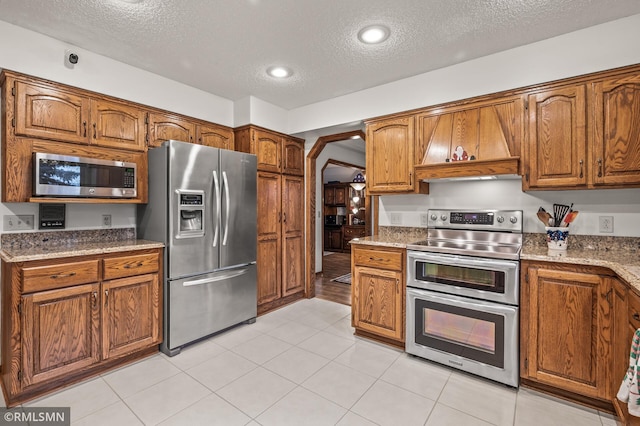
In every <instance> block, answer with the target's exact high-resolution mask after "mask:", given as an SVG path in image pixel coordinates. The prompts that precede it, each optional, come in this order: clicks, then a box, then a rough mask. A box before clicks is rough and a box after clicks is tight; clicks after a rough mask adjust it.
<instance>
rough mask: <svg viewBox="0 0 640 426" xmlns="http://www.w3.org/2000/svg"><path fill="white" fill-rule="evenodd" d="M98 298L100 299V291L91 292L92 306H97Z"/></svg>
mask: <svg viewBox="0 0 640 426" xmlns="http://www.w3.org/2000/svg"><path fill="white" fill-rule="evenodd" d="M97 300H98V292H97V291H94V292H93V293H91V307H92V308H95V307H96V302H97Z"/></svg>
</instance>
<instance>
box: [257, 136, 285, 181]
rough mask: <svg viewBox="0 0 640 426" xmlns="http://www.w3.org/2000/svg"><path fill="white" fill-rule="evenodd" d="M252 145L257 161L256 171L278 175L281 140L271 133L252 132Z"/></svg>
mask: <svg viewBox="0 0 640 426" xmlns="http://www.w3.org/2000/svg"><path fill="white" fill-rule="evenodd" d="M252 144H253V146H254V149H253V152H254V153H255V154H256V157H257V160H258V170H263V171H265V172H274V173H280V169H281V167H282V159H281V155H282V138H281V137H280V136H278V135H276V134H274V133H271V132H266V131H263V130H254V131H253V141H252Z"/></svg>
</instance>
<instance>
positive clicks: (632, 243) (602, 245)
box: [522, 233, 640, 254]
mask: <svg viewBox="0 0 640 426" xmlns="http://www.w3.org/2000/svg"><path fill="white" fill-rule="evenodd" d="M546 237H547V234H538V233H525V234H523V238H522V240H523V241H522V246H523V247H522V248H523V250H526V249H527V248H546V247H547V239H546ZM567 247H568V248H569V249H570V250H571V249H575V250H593V251H624V252H634V253H635V252H637V253H639V254H640V238H637V237H609V236H602V235H572V234H571V233H570V234H569V238H568V239H567Z"/></svg>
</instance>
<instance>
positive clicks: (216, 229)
mask: <svg viewBox="0 0 640 426" xmlns="http://www.w3.org/2000/svg"><path fill="white" fill-rule="evenodd" d="M213 190H214V192H215V203H216V209H215V210H216V215H215V216H213V215H211V217H212V219H211V220H212V221H213V222H214V223H213V229H214V231H213V247H216V246H217V245H218V235H219V233H220V221H219V220H218V218H219V217H220V204H221V203H222V201H221V200H220V182H219V181H218V172H217V171H215V170H214V171H213Z"/></svg>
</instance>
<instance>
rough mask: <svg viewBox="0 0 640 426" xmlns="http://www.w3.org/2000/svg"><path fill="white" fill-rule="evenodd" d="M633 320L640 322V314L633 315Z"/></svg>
mask: <svg viewBox="0 0 640 426" xmlns="http://www.w3.org/2000/svg"><path fill="white" fill-rule="evenodd" d="M633 319H634V320H636V321H640V314H638V313H637V312H636V313H635V314H633Z"/></svg>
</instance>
